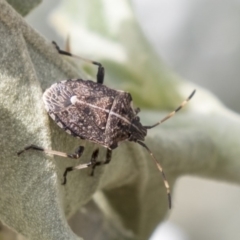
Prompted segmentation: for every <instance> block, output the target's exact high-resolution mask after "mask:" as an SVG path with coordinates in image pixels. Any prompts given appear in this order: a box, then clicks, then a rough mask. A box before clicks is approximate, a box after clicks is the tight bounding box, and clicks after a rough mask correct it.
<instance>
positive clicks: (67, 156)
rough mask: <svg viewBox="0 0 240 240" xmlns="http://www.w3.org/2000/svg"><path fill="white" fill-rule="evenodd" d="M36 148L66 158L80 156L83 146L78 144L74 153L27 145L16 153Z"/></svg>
mask: <svg viewBox="0 0 240 240" xmlns="http://www.w3.org/2000/svg"><path fill="white" fill-rule="evenodd" d="M30 149H32V150H37V151H42V152H45V153H49V154H52V155H56V156H60V157H66V158H75V159H77V158H80V157H81V155H82V153H83V151H84V147H83V146H80V147H79V148H78V149H77V150H76V152H75V153H64V152H59V151H54V150H51V149H44V148H42V147H39V146H36V145H33V144H32V145H29V146H27V147H25V148H24V149H23V150H21V151H19V152H18V153H17V155H18V156H19V155H20V154H22V153H23V152H25V151H28V150H30Z"/></svg>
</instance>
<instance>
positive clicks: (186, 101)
mask: <svg viewBox="0 0 240 240" xmlns="http://www.w3.org/2000/svg"><path fill="white" fill-rule="evenodd" d="M195 92H196V90H193V92H192V93H191V94H190V96H189V97H188V98H187V99H186V100H184V101H183V102H182V103H181V105H180V106H178V107H177V108H176V109H175V110H174V111H173V112H171V113H169V114H168V115H167V116H166V117H164V118H163V119H162V120H161V121H159V122H157V123H155V124H154V125H152V126H144V127H145V128H147V129H151V128H154V127H156V126H158V125H159V124H161V123H163V122H165V121H166V120H168V119H169V118H171V117H173V116H174V115H175V113H176V112H178V111H179V110H181V109H182V108H183V107H184V106H185V105H186V104H187V103H188V101H189V100H190V99H191V98H192V97H193V95H194V94H195Z"/></svg>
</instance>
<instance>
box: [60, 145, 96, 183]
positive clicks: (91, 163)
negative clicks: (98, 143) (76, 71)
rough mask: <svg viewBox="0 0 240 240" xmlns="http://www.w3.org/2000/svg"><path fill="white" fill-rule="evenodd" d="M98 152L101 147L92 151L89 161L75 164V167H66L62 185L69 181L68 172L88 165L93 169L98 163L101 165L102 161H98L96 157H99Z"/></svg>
mask: <svg viewBox="0 0 240 240" xmlns="http://www.w3.org/2000/svg"><path fill="white" fill-rule="evenodd" d="M98 153H99V149H96V150H95V151H94V152H93V153H92V157H91V161H90V162H89V163H84V164H79V165H77V166H73V167H67V168H66V169H65V171H64V173H63V182H62V185H65V184H66V183H67V174H68V172H71V171H73V170H80V169H84V168H88V167H92V169H94V168H95V167H96V166H97V165H99V163H100V162H97V161H96V159H97V157H98Z"/></svg>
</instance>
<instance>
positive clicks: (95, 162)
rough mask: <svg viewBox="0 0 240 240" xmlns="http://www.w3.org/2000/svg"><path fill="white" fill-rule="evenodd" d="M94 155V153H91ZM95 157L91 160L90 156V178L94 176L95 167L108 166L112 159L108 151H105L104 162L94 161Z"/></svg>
mask: <svg viewBox="0 0 240 240" xmlns="http://www.w3.org/2000/svg"><path fill="white" fill-rule="evenodd" d="M93 155H94V153H93ZM96 159H97V157H95V158H93V156H92V159H91V163H92V165H91V166H92V171H91V173H90V176H93V175H94V170H95V168H96V167H97V166H99V165H102V164H108V163H110V161H111V159H112V150H110V149H107V152H106V158H105V161H103V162H102V161H96Z"/></svg>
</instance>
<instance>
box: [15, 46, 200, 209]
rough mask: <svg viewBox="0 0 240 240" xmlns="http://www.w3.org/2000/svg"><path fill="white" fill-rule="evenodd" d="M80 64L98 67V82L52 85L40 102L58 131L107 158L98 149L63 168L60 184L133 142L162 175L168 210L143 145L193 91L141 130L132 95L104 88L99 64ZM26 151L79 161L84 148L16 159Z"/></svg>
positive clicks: (69, 54)
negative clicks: (83, 160)
mask: <svg viewBox="0 0 240 240" xmlns="http://www.w3.org/2000/svg"><path fill="white" fill-rule="evenodd" d="M53 44H54V45H55V47H56V49H57V51H58V52H59V53H60V54H63V55H67V56H71V57H76V58H80V59H83V58H81V57H78V56H75V55H72V54H71V53H69V52H66V51H63V50H61V49H60V48H59V47H58V45H57V44H56V43H55V42H53ZM83 60H85V61H88V62H90V63H92V64H94V65H97V66H98V72H97V82H93V81H90V80H82V79H75V80H74V79H70V80H64V81H61V82H58V83H55V84H53V85H52V86H51V87H50V88H48V89H47V90H46V91H45V92H44V94H43V101H44V104H45V108H46V110H47V111H48V113H49V115H50V116H51V118H52V119H53V120H54V121H55V122H56V123H57V124H58V126H59V127H61V128H63V129H64V130H65V131H66V132H67V133H69V134H71V135H73V136H75V137H79V138H81V139H85V140H87V141H91V142H94V143H97V144H99V145H102V146H104V147H106V148H107V151H106V158H105V161H97V157H98V152H99V149H96V150H95V151H94V152H93V153H92V157H91V160H90V162H88V163H85V164H80V165H78V166H74V167H68V168H66V170H65V172H64V174H63V177H64V180H63V183H62V184H66V182H67V173H68V172H70V171H73V170H78V169H83V168H88V167H91V168H92V172H91V175H93V173H94V169H95V168H96V166H99V165H101V164H107V163H109V162H110V161H111V156H112V150H113V149H115V148H116V147H117V146H118V144H119V143H120V142H122V141H125V140H128V141H134V142H136V143H138V144H139V145H141V146H142V147H144V148H145V149H146V150H147V151H148V153H149V154H150V155H151V157H152V159H153V160H154V162H155V164H156V166H157V168H158V170H159V171H160V172H161V174H162V177H163V182H164V185H165V188H166V190H167V195H168V204H169V208H171V194H170V187H169V184H168V182H167V179H166V176H165V174H164V172H163V169H162V167H161V165H160V163H159V162H158V161H157V159H156V158H155V156H154V155H153V153H152V152H151V150H150V149H149V148H148V147H147V145H145V143H143V141H144V139H145V136H146V135H147V130H148V129H151V128H154V127H156V126H158V125H159V124H161V123H163V122H164V121H166V120H167V119H169V118H171V117H172V116H174V114H175V113H176V112H178V111H179V110H180V109H182V108H183V107H184V106H185V105H186V104H187V102H188V101H189V100H190V99H191V98H192V97H193V95H194V93H195V90H194V91H193V92H192V93H191V94H190V96H189V97H188V98H187V99H186V100H184V101H183V102H182V103H181V105H180V106H179V107H177V108H176V109H175V110H174V111H173V112H171V113H169V114H168V115H167V116H166V117H165V118H163V119H162V120H160V121H159V122H157V123H155V124H153V125H151V126H143V125H142V124H141V123H140V118H139V117H138V116H137V114H138V112H139V111H140V109H136V110H135V109H134V108H133V106H132V97H131V95H130V94H129V93H126V92H123V91H119V90H114V89H111V88H108V87H106V86H104V85H103V81H104V67H103V66H102V65H101V63H99V62H95V61H90V60H86V59H83ZM29 149H34V150H38V151H44V152H46V153H50V154H53V155H58V156H62V157H68V158H79V157H81V155H82V153H83V151H84V147H83V146H80V147H79V148H78V149H77V151H76V152H75V153H73V154H68V153H64V152H59V151H55V150H51V149H44V148H42V147H39V146H36V145H29V146H27V147H25V148H24V149H23V150H21V151H19V152H18V155H20V154H21V153H23V152H24V151H26V150H29Z"/></svg>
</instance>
